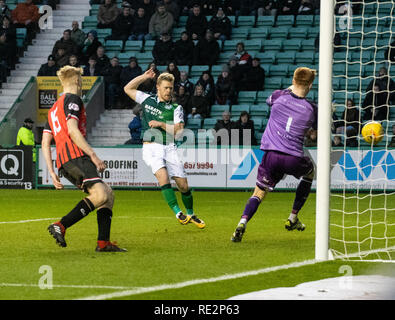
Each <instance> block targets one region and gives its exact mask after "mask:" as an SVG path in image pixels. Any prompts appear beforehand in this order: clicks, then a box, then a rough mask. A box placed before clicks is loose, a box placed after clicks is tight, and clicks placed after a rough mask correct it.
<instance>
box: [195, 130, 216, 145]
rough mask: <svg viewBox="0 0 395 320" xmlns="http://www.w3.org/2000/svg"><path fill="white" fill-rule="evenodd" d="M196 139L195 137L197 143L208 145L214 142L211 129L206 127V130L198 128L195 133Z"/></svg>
mask: <svg viewBox="0 0 395 320" xmlns="http://www.w3.org/2000/svg"><path fill="white" fill-rule="evenodd" d="M196 139H197V143H198V145H205V146H207V145H210V144H212V143H213V142H214V139H215V137H214V134H213V130H210V129H208V130H207V131H205V130H203V131H201V130H199V131H198V133H197V135H196Z"/></svg>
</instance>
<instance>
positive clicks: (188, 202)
mask: <svg viewBox="0 0 395 320" xmlns="http://www.w3.org/2000/svg"><path fill="white" fill-rule="evenodd" d="M181 199H182V203H183V204H184V206H185V208H186V209H187V214H188V215H191V216H193V196H192V193H191V190H188V191H187V192H185V193H181Z"/></svg>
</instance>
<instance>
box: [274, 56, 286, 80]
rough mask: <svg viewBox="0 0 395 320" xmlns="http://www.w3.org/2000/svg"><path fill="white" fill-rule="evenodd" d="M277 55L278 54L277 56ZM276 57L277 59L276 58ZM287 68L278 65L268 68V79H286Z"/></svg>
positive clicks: (283, 65)
mask: <svg viewBox="0 0 395 320" xmlns="http://www.w3.org/2000/svg"><path fill="white" fill-rule="evenodd" d="M278 55H279V54H278ZM278 55H277V58H278ZM288 70H289V67H288V65H287V64H280V62H279V64H278V65H274V66H271V67H270V77H284V78H285V77H287V76H288Z"/></svg>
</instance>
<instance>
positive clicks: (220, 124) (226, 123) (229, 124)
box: [214, 111, 235, 145]
mask: <svg viewBox="0 0 395 320" xmlns="http://www.w3.org/2000/svg"><path fill="white" fill-rule="evenodd" d="M234 128H235V123H234V122H233V121H231V120H230V112H229V111H225V112H224V113H223V114H222V120H218V121H217V123H216V124H215V126H214V130H215V132H216V135H217V144H218V145H221V144H222V145H229V144H230V143H231V130H232V129H234ZM224 130H226V131H227V132H226V134H227V137H226V139H227V141H225V140H224V141H222V137H223V135H224V132H223V131H224ZM224 138H225V137H224Z"/></svg>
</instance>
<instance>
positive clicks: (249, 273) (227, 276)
mask: <svg viewBox="0 0 395 320" xmlns="http://www.w3.org/2000/svg"><path fill="white" fill-rule="evenodd" d="M319 262H320V261H318V260H306V261H302V262H294V263H290V264H285V265H282V266H275V267H268V268H263V269H258V270H252V271H246V272H240V273H235V274H225V275H223V276H219V277H214V278H207V279H195V280H189V281H184V282H179V283H171V284H162V285H159V286H152V287H140V288H136V289H131V290H123V291H119V292H113V293H108V294H101V295H96V296H89V297H84V298H79V299H76V300H106V299H113V298H121V297H126V296H132V295H136V294H142V293H148V292H154V291H161V290H168V289H180V288H184V287H188V286H193V285H197V284H204V283H213V282H218V281H224V280H232V279H238V278H244V277H249V276H256V275H258V274H264V273H269V272H274V271H279V270H286V269H290V268H299V267H303V266H307V265H312V264H315V263H319Z"/></svg>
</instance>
